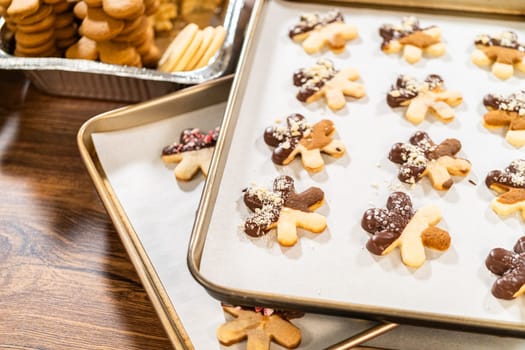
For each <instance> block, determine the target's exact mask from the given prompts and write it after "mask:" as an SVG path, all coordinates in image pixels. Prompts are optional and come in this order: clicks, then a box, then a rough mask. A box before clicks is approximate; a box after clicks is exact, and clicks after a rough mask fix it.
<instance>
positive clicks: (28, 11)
mask: <svg viewBox="0 0 525 350" xmlns="http://www.w3.org/2000/svg"><path fill="white" fill-rule="evenodd" d="M39 8H40V1H39V0H12V1H11V4H10V5H9V7H8V8H7V15H8V16H10V17H11V18H12V19H13V20H15V21H16V22H17V23H19V22H20V21H21V20H23V19H25V18H27V17H32V16H34V15H36V14H37V12H38V10H39ZM40 16H42V15H41V14H40V15H38V17H34V18H31V19H30V22H26V24H32V23H35V22H38V21H39V20H41V19H43V18H44V17H40ZM35 18H37V19H38V20H35Z"/></svg>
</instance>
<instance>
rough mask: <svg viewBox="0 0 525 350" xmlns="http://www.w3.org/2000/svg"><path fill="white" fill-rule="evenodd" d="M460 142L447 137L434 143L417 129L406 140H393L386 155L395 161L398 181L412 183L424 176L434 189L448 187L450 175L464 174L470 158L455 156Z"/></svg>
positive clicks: (450, 181) (469, 166)
mask: <svg viewBox="0 0 525 350" xmlns="http://www.w3.org/2000/svg"><path fill="white" fill-rule="evenodd" d="M460 150H461V142H460V141H459V140H457V139H454V138H449V139H446V140H444V141H443V142H441V143H440V144H435V143H434V142H433V141H432V139H431V138H430V136H428V134H427V133H426V132H424V131H417V132H416V133H415V134H414V135H412V137H410V140H409V142H408V143H403V142H398V143H396V144H394V145H393V146H392V148H391V150H390V153H389V154H388V159H390V160H391V161H392V162H394V163H396V164H399V165H400V166H399V174H398V178H399V180H401V181H402V182H405V183H408V184H415V183H416V182H418V181H419V180H421V179H422V178H423V177H425V176H428V177H429V179H430V181H431V182H432V186H433V187H434V189H436V190H448V189H449V188H450V187H452V185H453V184H454V181H453V179H452V176H462V177H465V176H467V174H468V173H469V172H470V168H471V165H470V162H469V161H468V160H466V159H463V158H458V157H456V156H455V155H456V153H458V152H459V151H460Z"/></svg>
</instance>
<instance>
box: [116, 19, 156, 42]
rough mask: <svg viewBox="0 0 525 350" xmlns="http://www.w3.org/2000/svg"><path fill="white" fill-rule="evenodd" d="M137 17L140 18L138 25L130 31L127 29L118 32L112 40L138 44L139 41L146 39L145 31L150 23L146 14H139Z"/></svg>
mask: <svg viewBox="0 0 525 350" xmlns="http://www.w3.org/2000/svg"><path fill="white" fill-rule="evenodd" d="M138 18H141V19H142V20H141V21H140V25H139V26H138V27H137V28H135V29H134V30H132V31H128V32H127V33H122V32H121V33H120V34H119V35H117V36H116V37H114V38H113V39H112V40H113V41H116V42H122V43H129V44H133V45H138V44H140V43H143V42H144V41H145V40H146V37H147V31H148V28H149V27H150V23H149V21H148V18H147V17H146V16H140V17H138Z"/></svg>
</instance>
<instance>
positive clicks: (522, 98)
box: [483, 90, 525, 117]
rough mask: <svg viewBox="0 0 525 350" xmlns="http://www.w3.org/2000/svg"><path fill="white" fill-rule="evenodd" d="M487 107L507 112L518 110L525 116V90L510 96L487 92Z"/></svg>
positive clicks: (485, 98)
mask: <svg viewBox="0 0 525 350" xmlns="http://www.w3.org/2000/svg"><path fill="white" fill-rule="evenodd" d="M483 105H485V107H487V108H490V109H494V110H500V111H505V112H516V113H518V115H519V116H522V117H523V116H525V90H522V91H518V92H515V93H513V94H510V95H509V96H503V95H499V94H487V95H485V97H484V98H483Z"/></svg>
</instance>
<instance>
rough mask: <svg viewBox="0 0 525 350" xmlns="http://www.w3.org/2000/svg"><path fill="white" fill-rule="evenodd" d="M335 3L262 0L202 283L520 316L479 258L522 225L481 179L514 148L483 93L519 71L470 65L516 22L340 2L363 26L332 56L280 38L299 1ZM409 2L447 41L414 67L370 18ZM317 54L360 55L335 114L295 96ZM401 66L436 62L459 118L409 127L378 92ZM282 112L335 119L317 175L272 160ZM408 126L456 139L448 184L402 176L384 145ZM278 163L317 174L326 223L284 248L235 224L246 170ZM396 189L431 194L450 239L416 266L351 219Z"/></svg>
mask: <svg viewBox="0 0 525 350" xmlns="http://www.w3.org/2000/svg"><path fill="white" fill-rule="evenodd" d="M330 9H331V7H329V6H323V5H315V4H304V3H288V2H285V1H267V2H265V4H264V6H263V10H262V12H261V13H260V18H259V19H258V23H257V27H256V30H255V33H254V36H253V38H252V40H253V42H252V47H251V48H250V50H249V53H248V57H249V58H248V59H247V61H246V65H245V66H244V69H243V70H242V72H241V74H242V77H244V79H245V80H244V81H242V83H241V85H240V86H242V89H240V90H239V91H237V92H236V96H235V97H236V99H235V101H236V105H235V106H234V107H232V111H234V113H235V116H234V117H235V118H237V117H238V121H237V122H236V124H235V126H234V128H235V132H232V133H231V135H233V140H232V143H231V147H230V149H229V150H227V151H225V154H224V155H223V156H224V157H227V159H226V160H225V167H224V169H222V168H221V169H219V171H218V172H217V174H218V175H219V176H220V175H222V179H221V181H220V184H217V185H216V186H215V188H213V189H212V191H214V193H216V194H217V199H216V201H215V202H214V203H213V204H211V205H210V207H211V206H213V208H214V209H213V212H212V214H211V215H209V218H211V220H210V223H209V227H208V228H205V229H204V230H205V245H204V250H203V251H202V259H201V261H200V270H199V273H200V274H201V277H202V278H203V279H204V280H205V285H207V287H210V286H211V285H212V284H213V286H214V287H212V289H214V288H215V291H217V290H218V289H220V290H221V291H225V290H228V291H231V293H232V294H234V295H241V294H242V293H244V292H249V293H251V295H259V296H261V297H264V298H265V299H272V298H275V299H278V300H281V301H282V300H283V298H287V299H286V300H287V301H290V300H291V301H293V303H294V304H295V305H300V304H303V305H306V306H310V307H312V306H314V305H315V306H316V307H319V308H323V307H324V308H325V310H332V311H333V310H339V311H348V310H356V311H360V312H369V313H371V314H387V315H392V316H398V317H406V318H412V319H418V318H423V319H426V320H432V321H436V320H437V321H441V322H449V323H456V324H468V325H481V326H484V327H495V328H499V329H505V328H506V327H509V328H514V329H517V328H519V327H520V325H521V324H522V322H523V318H524V314H523V311H522V310H523V303H524V302H523V301H522V300H520V299H517V300H514V301H501V300H498V299H496V298H494V297H493V296H492V295H491V293H490V288H491V286H492V283H493V282H494V280H495V276H494V275H493V274H491V273H490V272H489V271H488V270H487V269H486V268H485V266H484V260H485V257H486V256H487V254H488V252H489V251H490V250H491V249H492V248H495V247H506V248H507V249H509V248H511V247H512V246H513V245H514V243H515V241H516V239H517V238H518V237H520V236H521V235H522V234H523V223H522V221H521V219H520V218H518V217H517V216H511V217H507V218H501V217H499V216H497V215H496V214H495V213H493V212H492V210H491V209H490V201H491V200H492V198H494V194H493V193H492V192H491V191H490V190H488V189H487V188H486V187H485V185H484V178H485V175H486V174H487V172H488V171H489V170H492V169H502V168H504V167H506V166H507V165H508V164H509V162H510V161H511V160H513V159H516V158H520V157H521V156H522V151H521V150H519V149H515V148H513V147H512V146H509V145H508V144H507V143H506V142H505V141H504V139H503V137H501V135H500V134H498V133H494V132H490V131H487V130H486V129H484V128H483V126H482V125H481V118H482V115H483V114H484V111H485V109H484V107H483V105H482V99H483V96H484V95H485V94H487V93H489V92H498V93H503V94H508V93H510V92H513V91H516V90H518V89H519V88H520V87H521V86H522V84H523V83H522V82H523V76H518V77H513V78H511V79H509V80H507V81H505V82H502V81H500V80H497V79H496V78H493V77H492V76H491V75H490V73H489V72H488V71H486V70H483V69H480V68H478V67H476V66H474V65H473V64H472V63H471V62H470V53H471V52H472V50H473V40H474V39H475V38H476V36H477V35H478V34H481V33H499V32H501V31H503V30H514V31H516V32H517V33H518V35H519V36H520V37H521V38H523V37H524V36H525V31H524V27H523V24H522V23H520V22H513V21H504V20H488V19H480V18H473V17H460V16H449V15H439V14H421V13H412V12H395V11H388V10H372V9H363V8H359V9H356V8H351V7H344V8H343V7H341V9H342V12H343V13H344V15H345V18H346V22H348V23H352V24H354V25H356V26H357V27H358V29H359V31H360V37H359V39H357V40H355V41H353V42H351V43H350V44H349V45H348V46H347V50H346V51H345V53H343V54H341V55H334V54H332V53H330V52H327V53H324V54H323V55H307V54H306V53H305V52H303V50H302V48H301V47H300V45H297V44H296V43H294V42H292V41H291V40H290V39H289V38H288V35H287V34H288V30H289V28H290V27H291V26H293V25H294V24H295V23H296V22H297V21H298V18H299V15H300V14H302V13H305V12H321V13H326V12H328V11H329V10H330ZM406 15H416V16H418V17H419V18H420V20H421V25H422V26H430V25H439V26H440V27H441V28H442V30H443V38H444V41H445V43H446V46H447V54H446V55H445V56H444V57H441V58H437V59H436V58H425V59H423V60H422V61H421V62H419V63H418V64H416V65H413V66H412V65H409V64H407V63H406V62H404V61H403V60H402V59H401V58H400V57H399V56H397V55H386V54H385V53H383V52H381V50H380V49H379V46H380V43H381V40H380V37H379V35H378V28H379V27H380V26H381V25H382V24H384V23H399V22H400V20H401V18H402V17H403V16H406ZM321 56H322V57H328V58H330V59H332V60H333V61H334V63H335V67H336V68H337V69H342V68H346V67H348V66H350V67H355V68H357V69H358V70H359V72H360V73H361V76H362V80H361V81H362V82H363V83H364V84H365V87H366V89H367V97H366V98H364V99H362V100H357V101H351V102H348V103H347V105H346V107H345V108H344V109H343V110H341V111H339V112H337V113H333V112H331V111H330V110H329V109H328V108H327V107H325V106H324V105H323V103H313V104H311V105H308V106H305V105H303V104H301V103H300V102H299V101H297V100H296V99H295V94H296V92H297V91H296V88H295V87H294V86H293V84H292V75H293V72H294V71H296V70H297V69H299V68H304V67H310V66H312V65H313V64H314V63H315V62H316V60H317V59H318V58H319V57H321ZM399 74H409V75H413V76H415V77H417V78H419V79H424V77H426V76H427V75H428V74H439V75H441V76H442V77H443V78H444V80H445V85H446V87H447V88H448V89H450V90H458V91H461V93H462V94H463V97H464V102H463V104H462V105H460V106H459V107H457V108H456V113H457V117H456V119H455V120H454V121H453V122H451V123H449V124H443V123H441V122H439V121H437V120H436V119H433V118H432V117H430V118H428V119H427V120H426V121H424V122H423V123H422V124H421V125H419V126H418V127H415V126H413V125H412V124H410V123H408V122H407V121H406V120H405V119H404V117H403V112H402V111H401V110H392V109H391V108H390V107H388V105H387V104H386V101H385V98H386V93H387V92H388V90H389V87H390V85H391V84H393V83H394V82H395V79H396V77H397V76H398V75H399ZM248 77H249V78H248ZM291 113H301V114H303V115H305V116H306V117H307V118H308V119H309V120H310V121H312V122H316V121H318V120H320V119H322V118H330V119H331V120H332V121H334V123H335V125H336V127H337V130H338V136H339V137H340V138H341V139H342V140H343V141H344V142H345V144H346V146H347V150H348V151H347V155H345V156H344V157H343V158H341V159H337V160H331V159H330V160H328V164H327V165H326V167H325V170H324V171H323V172H321V173H317V174H314V175H312V174H308V173H307V172H306V171H305V170H304V169H302V167H301V166H300V164H299V161H297V160H296V161H294V162H293V164H291V165H290V166H287V167H279V166H275V165H273V164H272V162H271V160H270V157H271V148H270V147H268V146H267V145H266V144H265V143H264V141H263V132H264V130H265V128H266V127H268V126H270V125H272V124H273V123H274V121H275V119H281V120H284V119H285V117H286V116H287V115H289V114H291ZM235 118H233V120H235ZM232 130H233V127H232ZM416 130H424V131H427V132H428V133H429V134H430V136H431V137H432V138H433V139H434V140H435V141H436V142H441V141H442V140H444V139H446V138H449V137H455V138H458V139H459V140H460V141H461V142H462V144H463V149H462V151H461V153H460V156H461V157H464V158H467V159H469V160H470V161H471V162H472V171H471V173H470V175H469V176H468V177H467V178H466V179H463V180H460V181H458V182H457V183H456V184H455V185H454V186H453V187H452V189H450V190H449V191H447V192H437V191H435V190H433V189H432V188H431V187H430V186H429V184H428V182H427V181H426V180H423V181H421V183H420V184H418V185H417V186H415V188H413V189H411V188H410V187H408V186H400V183H399V180H398V179H397V166H396V165H395V164H393V163H391V162H390V161H388V159H387V155H388V152H389V150H390V147H391V146H392V145H393V144H394V143H396V142H407V141H408V138H409V137H410V136H411V135H412V134H413V133H414V132H415V131H416ZM481 145H483V147H481ZM279 174H287V175H291V176H293V177H294V178H295V179H296V188H297V189H298V190H299V191H301V190H304V189H306V188H307V187H309V186H319V187H321V188H322V189H323V190H324V191H325V194H326V202H325V203H326V204H325V205H324V206H323V207H322V208H320V209H319V210H318V212H320V213H321V214H323V215H326V217H327V220H328V228H327V230H326V231H325V232H324V233H322V234H320V235H313V234H309V233H304V232H303V233H302V234H301V238H300V240H299V242H298V244H296V245H295V246H294V247H292V248H283V247H281V246H279V245H278V244H277V243H275V244H272V243H271V242H272V241H271V240H268V239H260V240H253V239H250V238H248V237H247V236H246V235H245V234H244V233H242V232H241V230H240V229H239V226H240V225H242V223H243V219H244V218H246V217H247V216H248V214H249V211H248V209H247V208H246V207H245V205H244V204H243V202H242V190H243V189H244V188H246V187H248V186H250V185H251V184H253V183H256V184H257V185H260V186H265V187H271V185H272V181H273V179H274V178H275V177H276V176H278V175H279ZM469 180H470V181H469ZM399 188H402V189H404V190H405V191H408V192H409V193H410V195H411V196H412V199H413V202H414V206H415V208H419V207H421V206H423V205H424V204H427V203H433V204H436V205H437V206H439V207H440V208H441V209H442V211H443V221H442V222H441V224H440V227H443V228H445V229H447V230H448V231H449V232H450V234H451V236H452V247H451V248H450V249H449V250H448V251H446V252H445V253H434V252H431V251H428V250H427V253H428V255H429V256H428V260H427V262H426V263H425V265H424V266H422V267H421V268H419V269H417V270H414V269H410V268H407V267H406V266H405V265H403V264H402V263H401V261H400V259H399V252H398V251H397V250H396V251H393V252H392V253H391V254H390V255H388V256H384V257H377V256H374V255H372V254H371V253H370V252H368V251H367V250H366V249H365V244H366V241H367V240H368V238H369V235H368V234H367V233H366V232H365V231H364V230H362V229H361V227H360V220H361V216H362V214H363V212H364V211H365V210H366V209H367V208H369V207H384V205H385V202H386V199H387V196H388V195H389V193H390V192H392V191H393V190H395V189H399ZM208 209H209V210H210V211H211V208H209V207H208ZM208 214H209V213H208ZM201 237H202V236H201Z"/></svg>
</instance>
